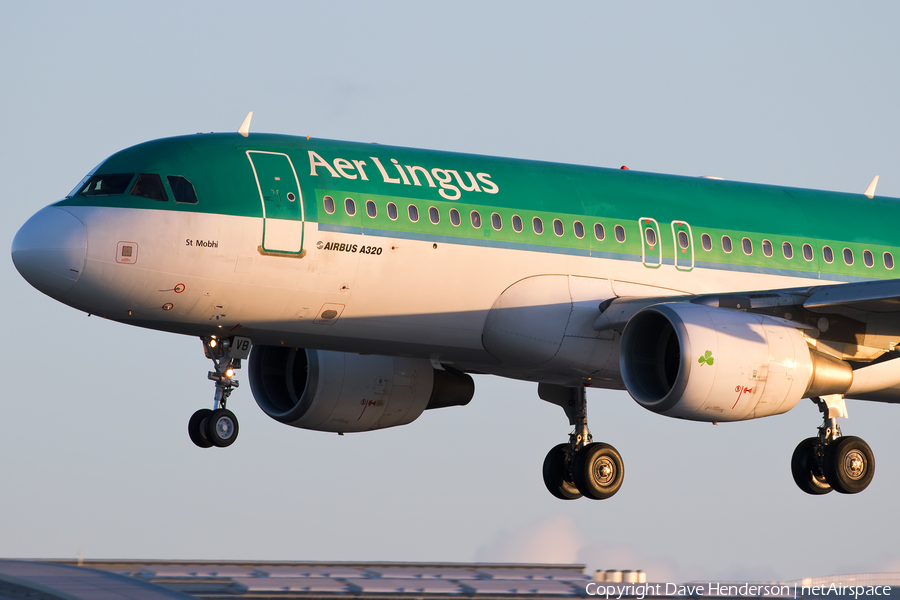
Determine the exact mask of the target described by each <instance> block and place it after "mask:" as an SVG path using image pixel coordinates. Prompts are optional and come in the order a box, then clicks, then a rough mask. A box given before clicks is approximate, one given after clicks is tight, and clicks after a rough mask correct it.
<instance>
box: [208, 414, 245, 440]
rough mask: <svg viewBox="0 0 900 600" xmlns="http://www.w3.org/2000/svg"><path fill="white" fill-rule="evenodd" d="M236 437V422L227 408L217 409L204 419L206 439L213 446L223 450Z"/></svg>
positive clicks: (235, 418)
mask: <svg viewBox="0 0 900 600" xmlns="http://www.w3.org/2000/svg"><path fill="white" fill-rule="evenodd" d="M237 436H238V420H237V417H235V416H234V413H233V412H231V411H230V410H228V409H227V408H218V409H216V410H214V411H212V413H211V414H210V415H209V416H208V417H207V418H206V438H207V439H208V440H209V441H210V442H212V445H213V446H216V447H218V448H225V447H226V446H230V445H232V444H233V443H234V441H235V440H236V439H237Z"/></svg>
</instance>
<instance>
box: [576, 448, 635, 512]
mask: <svg viewBox="0 0 900 600" xmlns="http://www.w3.org/2000/svg"><path fill="white" fill-rule="evenodd" d="M573 476H574V478H575V485H576V487H578V491H579V492H581V493H582V494H584V496H585V497H586V498H591V499H593V500H605V499H606V498H609V497H611V496H613V495H615V493H616V492H618V491H619V488H620V487H622V482H623V481H624V480H625V463H624V462H622V456H621V455H620V454H619V452H618V450H616V449H615V448H613V447H612V446H610V445H609V444H603V443H596V444H588V445H587V446H585V447H584V448H582V449H581V450H579V451H578V454H576V455H575V470H574V473H573Z"/></svg>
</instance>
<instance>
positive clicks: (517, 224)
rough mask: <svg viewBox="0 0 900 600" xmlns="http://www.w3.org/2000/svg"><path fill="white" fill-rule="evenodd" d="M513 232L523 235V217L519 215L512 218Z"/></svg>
mask: <svg viewBox="0 0 900 600" xmlns="http://www.w3.org/2000/svg"><path fill="white" fill-rule="evenodd" d="M512 224H513V231H515V232H516V233H522V217H520V216H519V215H513V218H512Z"/></svg>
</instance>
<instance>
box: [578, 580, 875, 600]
mask: <svg viewBox="0 0 900 600" xmlns="http://www.w3.org/2000/svg"><path fill="white" fill-rule="evenodd" d="M584 591H585V593H586V594H587V595H588V596H599V597H603V598H606V600H610V599H612V598H615V599H616V600H621V599H622V598H633V599H634V600H644V599H645V598H665V597H671V598H701V597H707V598H782V599H786V598H792V599H794V600H798V599H799V598H816V597H820V596H821V597H825V596H843V597H845V598H853V599H854V600H858V599H859V598H860V597H863V596H890V595H891V586H889V585H855V586H854V585H843V584H838V583H832V584H831V585H814V586H805V585H804V586H801V585H797V584H793V585H788V584H786V583H783V584H776V583H770V584H758V583H756V584H755V583H716V582H711V583H697V584H675V583H598V582H593V581H592V582H591V583H589V584H587V585H586V586H585V588H584Z"/></svg>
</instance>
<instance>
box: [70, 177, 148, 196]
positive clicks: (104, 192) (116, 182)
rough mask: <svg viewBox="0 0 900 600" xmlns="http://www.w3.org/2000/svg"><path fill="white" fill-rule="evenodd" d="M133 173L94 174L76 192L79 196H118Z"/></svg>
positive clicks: (126, 187)
mask: <svg viewBox="0 0 900 600" xmlns="http://www.w3.org/2000/svg"><path fill="white" fill-rule="evenodd" d="M132 177H134V173H115V174H111V175H110V174H107V175H94V176H93V177H91V178H90V179H89V180H88V182H87V183H86V184H85V185H84V186H83V187H82V188H81V191H79V192H78V195H79V196H118V195H121V194H124V193H125V190H127V189H128V184H129V183H131V178H132Z"/></svg>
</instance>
